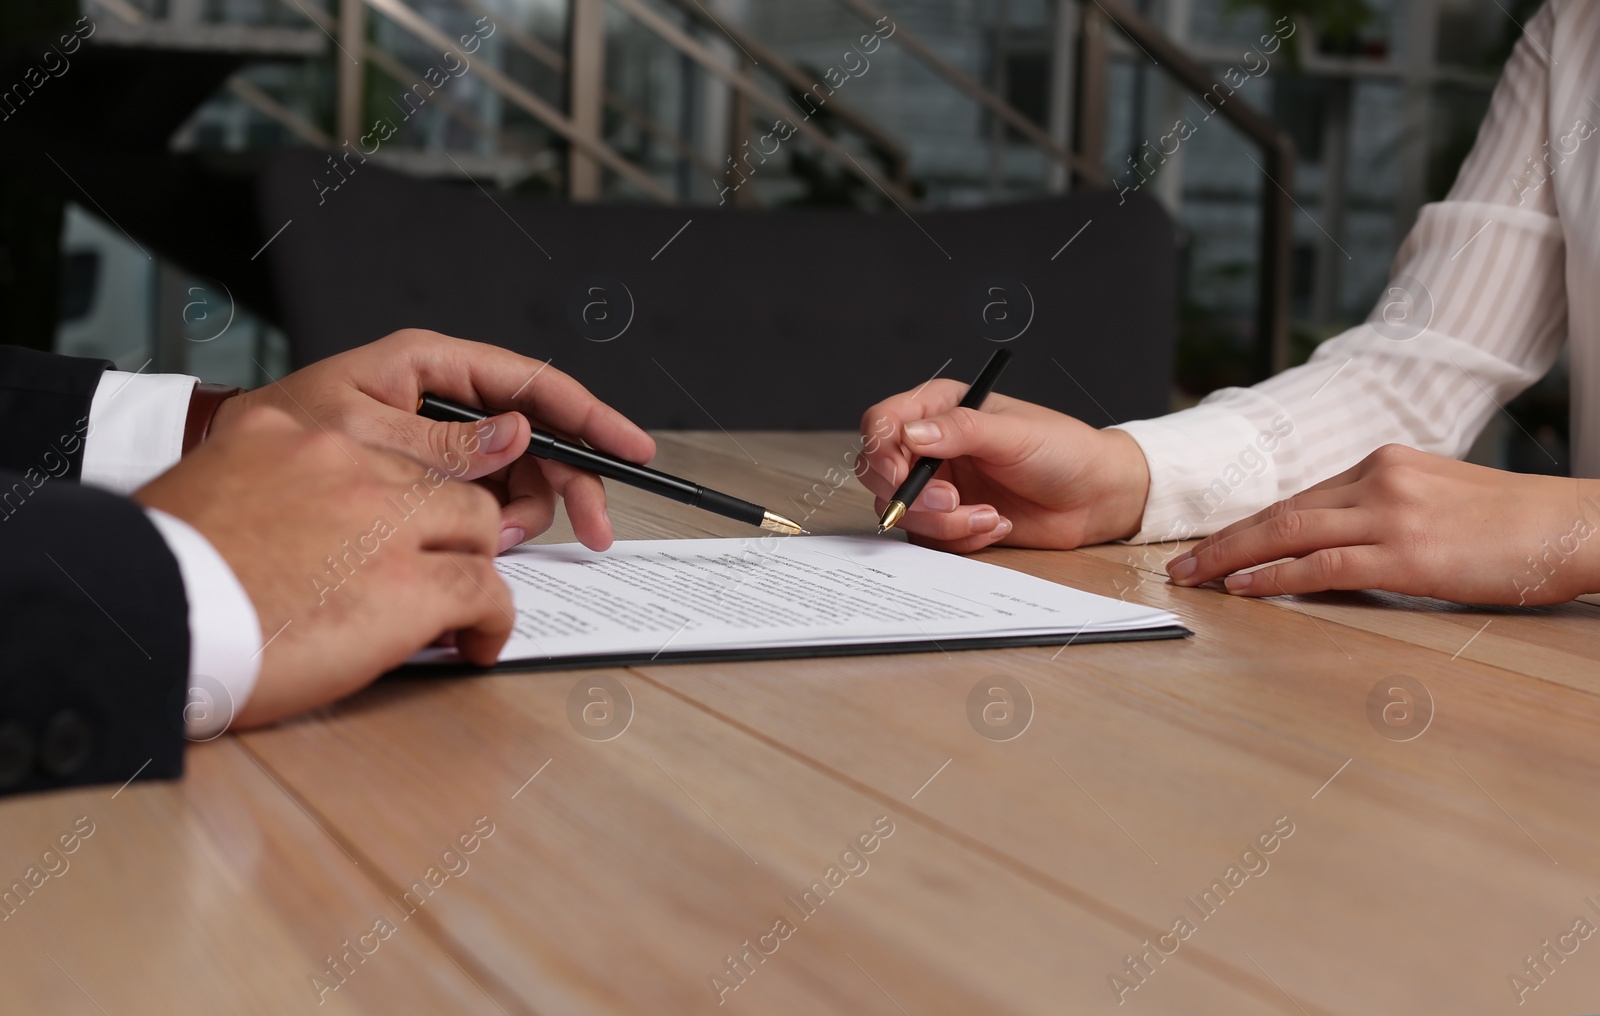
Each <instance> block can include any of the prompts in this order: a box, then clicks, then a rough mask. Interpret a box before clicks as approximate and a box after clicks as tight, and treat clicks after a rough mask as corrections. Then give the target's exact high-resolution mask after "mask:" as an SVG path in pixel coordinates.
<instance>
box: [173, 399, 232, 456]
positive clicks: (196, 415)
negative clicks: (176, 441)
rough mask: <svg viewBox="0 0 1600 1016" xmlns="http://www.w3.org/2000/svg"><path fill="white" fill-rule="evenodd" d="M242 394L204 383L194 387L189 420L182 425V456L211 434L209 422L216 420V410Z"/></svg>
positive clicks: (190, 400)
mask: <svg viewBox="0 0 1600 1016" xmlns="http://www.w3.org/2000/svg"><path fill="white" fill-rule="evenodd" d="M243 392H244V389H243V388H230V387H229V386H227V385H213V384H206V383H204V382H202V383H200V384H197V385H195V386H194V393H193V394H192V395H190V396H189V418H188V420H187V421H186V422H185V423H184V425H183V454H185V455H187V454H189V453H190V452H192V451H194V450H195V449H196V448H198V447H199V446H200V443H201V442H202V441H204V440H205V439H206V435H207V434H209V433H211V421H212V420H213V419H215V418H216V415H217V409H218V408H220V407H221V405H222V404H223V403H224V402H226V401H227V400H229V399H231V398H233V397H234V396H235V395H240V394H243Z"/></svg>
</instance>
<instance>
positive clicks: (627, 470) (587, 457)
mask: <svg viewBox="0 0 1600 1016" xmlns="http://www.w3.org/2000/svg"><path fill="white" fill-rule="evenodd" d="M417 413H418V414H419V415H421V416H425V417H427V418H428V419H430V420H445V421H448V422H452V423H463V422H468V421H476V420H487V419H488V418H489V417H490V416H492V415H494V414H492V413H488V412H485V411H484V410H482V409H474V408H472V407H471V406H463V405H461V404H460V403H459V402H451V401H450V400H449V399H443V398H440V397H439V396H437V395H434V394H431V393H429V392H423V393H422V398H420V399H418V400H417ZM525 454H528V455H533V456H537V457H538V458H541V459H549V460H550V461H552V462H561V463H565V464H566V465H569V466H572V467H573V468H575V469H581V470H583V471H584V472H587V473H594V474H595V475H597V476H604V477H606V478H607V479H609V480H616V481H617V482H618V483H625V484H627V485H628V486H630V487H638V488H639V489H640V490H645V491H649V492H650V493H652V494H660V495H661V496H662V497H665V498H670V499H672V500H674V501H677V502H678V503H680V504H686V505H689V506H690V507H691V508H704V509H705V510H706V511H708V512H715V513H716V514H718V515H721V516H723V517H724V518H730V519H735V520H737V521H739V522H747V523H749V524H750V525H752V526H760V527H761V528H762V529H770V530H772V531H773V532H775V533H783V534H784V535H785V536H793V535H795V534H797V533H804V532H805V530H804V529H801V528H800V523H798V522H796V521H794V520H793V519H790V518H786V517H784V516H782V515H779V514H778V513H777V512H771V511H768V510H767V509H765V508H763V507H761V506H760V505H758V504H751V503H750V502H749V501H741V500H740V499H739V498H736V497H733V496H732V495H729V494H724V493H722V492H720V491H715V490H712V489H710V488H709V487H702V486H700V485H699V484H698V483H691V482H690V481H688V480H684V479H680V478H679V477H676V476H672V475H670V474H667V473H663V472H661V471H660V470H658V469H651V468H650V467H648V466H640V465H636V464H634V463H632V462H629V461H628V460H626V459H619V458H617V457H616V456H615V455H607V454H606V453H605V452H598V451H595V450H594V449H593V448H587V447H585V446H583V445H579V444H573V443H572V442H570V441H563V440H561V439H560V438H558V437H556V436H555V435H554V434H551V433H549V432H547V431H542V430H540V429H539V428H537V427H534V428H533V439H532V440H531V441H529V442H528V450H527V452H526V453H525Z"/></svg>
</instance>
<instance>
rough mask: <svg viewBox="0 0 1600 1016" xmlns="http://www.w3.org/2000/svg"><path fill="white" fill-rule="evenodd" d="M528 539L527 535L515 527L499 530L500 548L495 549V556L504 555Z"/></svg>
mask: <svg viewBox="0 0 1600 1016" xmlns="http://www.w3.org/2000/svg"><path fill="white" fill-rule="evenodd" d="M527 538H528V534H527V533H525V532H523V531H522V530H521V529H520V528H518V527H516V526H507V527H506V528H504V529H502V530H500V546H499V547H497V548H495V553H496V554H504V553H505V552H506V551H508V550H510V549H511V548H512V547H515V546H516V545H517V544H519V543H521V542H522V541H523V540H526V539H527Z"/></svg>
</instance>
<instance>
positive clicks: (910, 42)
mask: <svg viewBox="0 0 1600 1016" xmlns="http://www.w3.org/2000/svg"><path fill="white" fill-rule="evenodd" d="M836 2H838V3H839V4H840V5H842V6H843V7H845V8H846V9H847V10H849V11H850V12H851V13H853V14H855V15H856V16H857V17H859V18H861V19H862V20H863V21H866V22H868V23H869V24H873V25H876V24H877V23H879V22H880V21H884V20H891V19H890V18H889V15H887V14H885V13H884V12H883V11H882V10H880V9H879V8H877V7H875V6H873V5H872V4H871V3H869V2H868V0H836ZM889 38H891V39H893V40H895V41H896V42H898V43H899V44H900V45H901V47H902V48H904V49H905V50H906V52H908V53H910V54H911V55H912V56H914V57H916V58H917V59H918V60H920V61H922V62H923V63H924V64H926V65H927V66H928V67H929V69H931V70H933V71H934V72H935V73H937V74H938V75H939V76H940V77H942V78H944V79H945V80H946V81H948V82H950V83H951V84H952V85H954V86H955V87H956V89H957V90H958V91H960V92H961V93H963V94H964V95H966V96H967V97H968V98H970V99H972V100H973V101H974V102H977V103H978V104H979V105H981V106H982V107H983V108H985V109H987V110H988V111H989V112H990V113H992V114H994V115H995V116H997V117H999V118H1000V119H1001V120H1003V121H1005V123H1006V125H1007V126H1009V127H1011V128H1012V129H1013V130H1015V131H1016V132H1017V133H1018V134H1021V135H1022V136H1023V137H1025V138H1027V139H1028V140H1029V141H1030V142H1032V143H1033V145H1034V147H1035V148H1038V149H1039V150H1040V151H1042V152H1044V153H1045V154H1046V155H1048V156H1049V157H1050V158H1052V159H1054V160H1055V161H1056V162H1058V163H1060V164H1061V165H1063V166H1066V167H1068V168H1069V169H1071V170H1072V171H1073V172H1074V173H1076V174H1077V175H1078V176H1079V177H1080V178H1081V179H1083V180H1084V181H1086V182H1088V183H1091V184H1094V185H1096V186H1101V185H1104V183H1105V180H1106V175H1105V170H1104V169H1102V168H1101V167H1100V164H1099V163H1098V162H1092V161H1090V160H1087V159H1085V158H1084V157H1083V156H1082V155H1080V154H1079V153H1077V152H1074V151H1071V150H1070V149H1069V148H1067V147H1065V146H1063V145H1062V144H1060V143H1059V142H1058V141H1056V139H1055V138H1052V137H1051V136H1050V135H1048V134H1046V133H1045V132H1044V131H1043V130H1041V129H1040V127H1039V125H1038V124H1036V123H1034V122H1033V121H1032V120H1029V119H1028V118H1027V117H1026V116H1024V115H1023V114H1022V112H1021V111H1019V110H1018V109H1017V108H1016V107H1015V106H1013V105H1011V103H1009V102H1007V101H1006V100H1005V99H1004V98H1003V97H1001V96H999V95H996V94H995V93H994V92H992V91H990V90H989V89H987V88H985V87H984V86H983V85H982V84H980V83H979V82H978V81H976V80H975V79H973V78H972V76H971V75H969V74H967V73H966V72H965V71H963V70H962V69H961V68H959V67H957V66H956V65H955V64H953V63H951V62H950V61H949V60H946V59H945V58H944V57H942V56H940V55H939V54H938V53H936V52H934V50H933V48H932V47H931V46H929V45H928V44H927V43H926V42H924V41H922V39H921V37H919V36H918V35H917V34H916V33H915V32H913V31H912V30H911V29H909V28H907V27H906V26H905V25H903V24H899V23H895V26H894V34H893V35H892V36H890V37H889Z"/></svg>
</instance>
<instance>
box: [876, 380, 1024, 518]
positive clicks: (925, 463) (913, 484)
mask: <svg viewBox="0 0 1600 1016" xmlns="http://www.w3.org/2000/svg"><path fill="white" fill-rule="evenodd" d="M1010 360H1011V350H1009V349H997V350H995V351H994V355H993V356H991V357H989V362H988V363H986V364H984V365H983V369H982V370H980V371H978V376H977V378H976V379H975V380H974V381H973V382H972V386H971V387H970V388H968V389H967V394H965V395H963V396H962V397H961V408H962V409H977V408H979V407H980V406H982V405H983V400H984V399H987V398H988V397H989V393H990V392H991V391H993V390H994V386H995V382H996V381H999V380H1000V372H1001V371H1003V370H1005V369H1006V364H1007V363H1008V362H1010ZM942 465H944V459H934V458H926V457H924V458H920V459H918V460H917V462H916V465H914V466H912V467H911V472H910V473H908V474H907V475H906V479H905V482H904V483H902V484H900V487H899V489H897V490H896V491H895V492H894V497H893V498H891V499H890V501H889V507H887V508H885V509H884V510H883V517H882V518H880V519H879V520H878V533H879V534H880V535H881V534H883V533H887V532H888V531H889V530H891V529H893V528H894V526H895V523H897V522H899V521H900V520H901V519H902V518H904V517H905V514H906V510H907V509H908V508H910V507H911V505H912V504H914V503H915V502H916V500H917V495H919V494H921V493H922V488H923V487H926V486H927V485H928V481H929V480H931V479H933V474H934V473H937V472H938V471H939V467H940V466H942Z"/></svg>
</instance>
